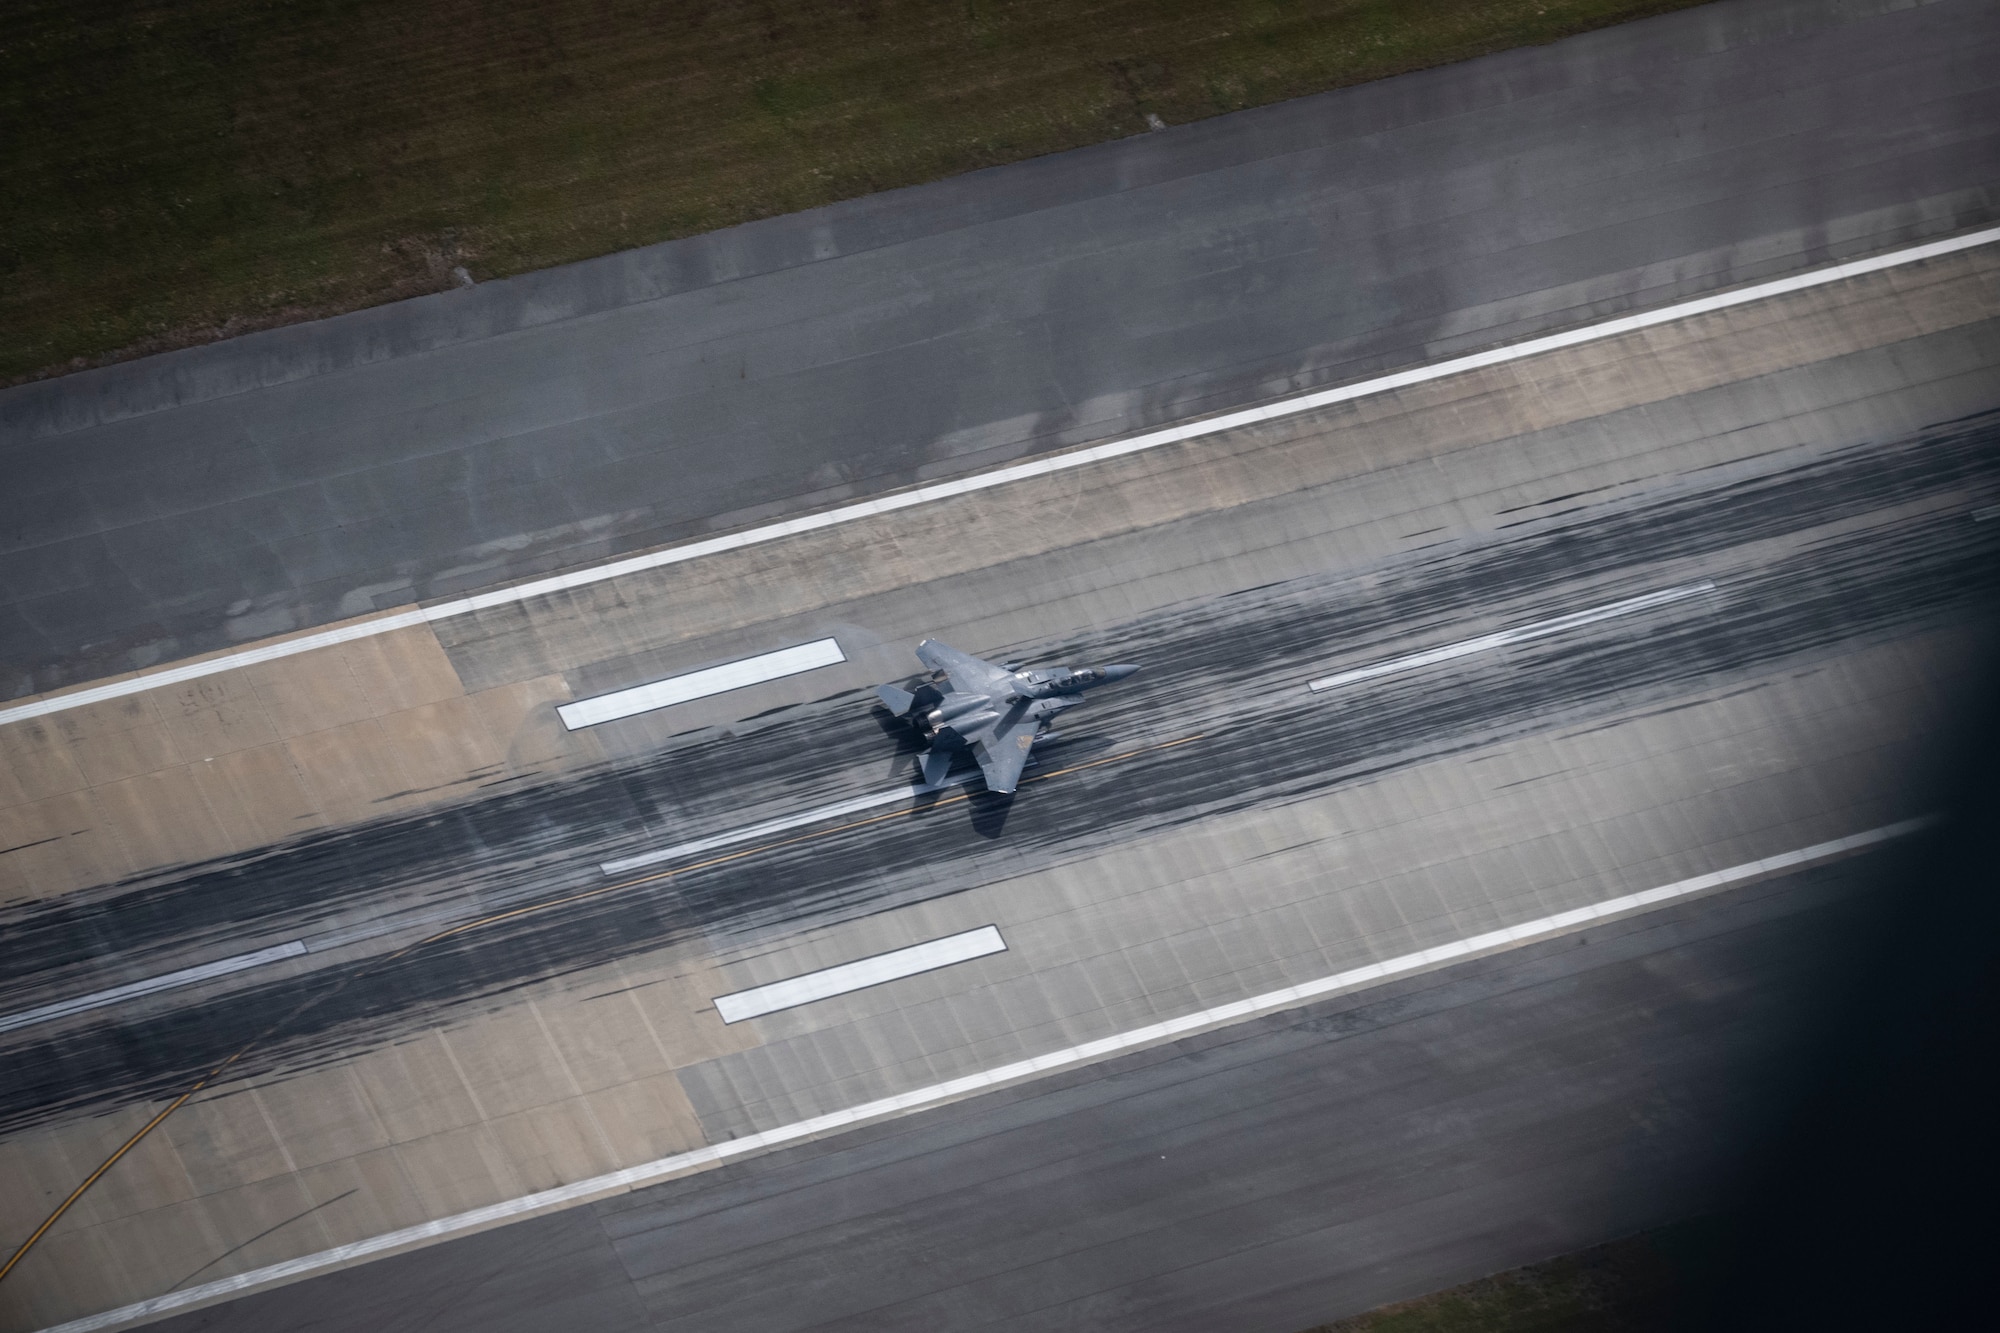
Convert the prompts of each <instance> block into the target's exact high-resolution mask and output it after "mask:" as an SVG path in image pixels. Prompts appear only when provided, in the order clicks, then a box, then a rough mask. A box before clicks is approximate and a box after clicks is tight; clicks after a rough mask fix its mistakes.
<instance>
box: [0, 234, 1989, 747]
mask: <svg viewBox="0 0 2000 1333" xmlns="http://www.w3.org/2000/svg"><path fill="white" fill-rule="evenodd" d="M1996 241H2000V227H1988V228H1984V229H1982V230H1980V231H1974V232H1968V233H1966V234H1964V235H1962V236H1951V237H1947V238H1945V239H1944V240H1939V241H1929V242H1926V243H1924V244H1922V245H1914V246H1906V247H1903V248H1902V249H1897V250H1889V251H1886V252H1884V253H1882V254H1879V255H1871V256H1869V257H1868V258H1866V259H1856V260H1850V261H1848V262H1846V263H1841V264H1832V265H1829V266H1827V267H1824V268H1818V269H1811V270H1808V271H1806V272H1803V273H1795V274H1793V275H1791V276H1789V277H1784V278H1777V279H1773V280H1771V281H1769V282H1761V283H1753V284H1751V285H1750V286H1747V287H1739V288H1736V289H1734V290H1731V291H1726V292H1717V293H1714V294H1713V295H1709V296H1703V297H1698V298H1696V299H1694V300H1692V301H1681V302H1677V303H1676V304H1673V305H1669V306H1662V307H1660V308H1658V309H1656V310H1645V311H1640V312H1638V313H1637V314H1631V315H1622V316H1619V317H1618V318H1615V319H1609V320H1603V321H1600V322H1598V323H1595V324H1586V325H1582V326H1580V327H1578V328H1574V329H1568V330H1565V331H1563V332H1561V333H1553V334H1547V335H1544V336H1542V337H1539V338H1530V339H1527V340H1525V341H1523V342H1518V343H1509V344H1507V345H1505V346H1501V347H1493V348H1488V349H1487V350H1485V351H1483V352H1474V353H1471V354H1469V355H1466V356H1460V357H1453V358H1450V359H1449V360H1445V361H1436V362H1432V363H1431V364H1429V365H1423V366H1414V367H1412V368H1410V369H1408V370H1399V371H1396V372H1394V373H1392V374H1388V375H1381V376H1377V377H1376V378H1374V379H1369V380H1361V381H1358V382H1356V383H1353V384H1345V385H1339V386H1337V387H1334V388H1330V389H1319V390H1315V391H1314V392H1311V393H1306V394H1299V395H1296V396H1294V397H1290V398H1281V399H1277V400H1275V401H1273V402H1269V403H1262V404H1259V405H1258V406H1256V407H1249V408H1242V409H1239V410H1237V411H1234V412H1225V413H1222V414H1220V415H1218V416H1212V417H1205V418H1202V419H1199V420H1196V421H1188V422H1182V423H1181V424H1180V425H1177V426H1169V427H1166V428H1164V429H1161V430H1155V431H1147V432H1145V433H1142V434H1139V435H1133V436H1128V437H1126V438H1125V439H1121V440H1111V441H1108V442H1106V443H1104V444H1097V445H1090V446H1087V447H1085V448H1081V449H1073V450H1069V451H1067V452H1063V453H1056V454H1051V455H1048V456H1046V457H1043V458H1037V459H1033V460H1031V461H1029V462H1025V463H1015V464H1012V465H1010V466H1007V467H1003V468H997V469H995V470H993V471H990V472H982V473H977V474H974V475H972V476H969V477H957V478H953V479H952V480H950V481H941V482H934V483H932V484H930V485H927V486H918V487H914V488H912V489H910V490H906V491H894V492H891V493H889V494H887V495H881V496H876V497H875V498H873V499H869V500H864V501H861V502H859V503H856V504H851V505H843V506H841V507H839V508H836V509H828V510H823V511H821V512H819V513H816V514H802V515H799V516H798V517H796V518H790V519H785V520H782V521H780V522H777V523H769V524H765V525H763V526H760V527H755V528H748V529H745V530H743V531H741V532H732V533H725V534H723V535H721V536H718V537H709V538H705V539H703V540H701V541H695V542H688V543H686V544H683V545H679V546H670V547H666V548H664V549H661V550H657V551H648V552H645V553H643V554H640V555H632V556H626V557H623V558H622V559H618V560H612V561H609V562H607V563H604V564H601V565H593V566H590V567H587V568H584V569H576V570H571V571H569V572H567V573H563V574H554V575H550V576H548V577H546V578H539V579H533V580H530V581H528V582H526V583H518V584H514V585H512V586H510V587H504V588H495V589H492V590H491V591H488V592H482V593H476V594H474V595H472V596H469V597H459V598H455V599H453V600H451V601H448V602H439V603H437V604H435V605H432V606H420V607H416V608H413V609H411V610H408V611H399V612H395V613H393V614H390V615H386V616H381V617H378V618H376V619H372V620H366V621H362V622H359V623H355V624H349V625H342V626H339V627H337V628H334V629H326V630H319V631H316V632H314V633H311V634H304V635H300V636H298V637H296V638H290V639H284V640H280V641H278V642H275V643H267V644H263V645H261V646H259V647H256V648H249V649H244V650H242V651H239V652H234V653H226V654H222V655H220V656H217V657H212V658H207V659H204V660H201V661H196V662H187V663H183V664H181V665H180V666H173V667H163V668H160V669H159V670H155V671H148V672H144V673H141V674H138V675H134V676H131V677H128V678H126V679H124V680H114V681H109V682H106V683H105V684H102V685H90V686H84V687H82V688H80V689H76V690H72V691H69V692H67V693H63V694H54V695H49V696H47V697H44V698H41V699H35V700H31V701H30V702H28V703H23V704H15V705H13V706H11V707H7V708H0V726H4V725H6V724H7V723H9V722H20V721H25V720H26V719H28V718H34V717H46V716H48V715H49V714H51V713H59V712H62V711H64V710H66V709H70V708H81V707H83V706H85V705H87V704H93V703H99V702H102V701H103V700H106V699H116V698H121V697H123V696H125V695H128V694H139V693H143V692H144V691H146V690H153V689H160V688H163V687H165V686H168V685H178V684H180V683H181V682H183V681H189V680H197V679H199V678H201V677H203V676H212V675H217V674H219V673H221V672H224V671H234V670H237V669H238V668H241V667H246V666H254V665H256V664H258V663H260V662H269V661H274V660H276V659H278V658H282V657H291V656H295V655H297V654H299V653H307V652H312V651H314V650H316V649H319V648H327V647H332V646H334V645H336V644H342V643H350V642H352V641H354V640H356V639H366V638H372V637H373V636H375V635H378V634H388V633H392V632H394V631H396V630H399V629H407V628H410V627H411V626H415V625H424V624H431V623H435V622H437V621H441V620H452V619H456V618H457V617H459V616H465V615H471V614H473V613H475V612H478V611H485V610H488V609H490V608H492V607H496V606H510V605H513V604H515V603H518V602H526V601H532V600H534V599H535V598H538V597H547V596H550V595H551V594H554V593H559V592H566V591H568V590H570V589H572V588H581V587H587V586H589V585H590V584H593V583H602V582H604V581H606V580H608V579H616V578H622V577H624V576H625V575H628V574H637V573H642V572H644V571H646V570H651V569H660V568H663V567H665V566H668V565H677V564H683V563H686V562H688V561H692V560H699V559H702V558H704V557H706V556H710V555H717V554H720V553H721V552H724V551H734V550H740V549H742V548H744V547H748V546H759V545H762V544H764V543H766V542H772V541H778V540H780V539H782V538H785V537H793V536H797V535H799V534H802V533H807V532H817V531H819V530H821V529H823V528H832V527H838V526H840V525H841V524H843V523H851V522H854V521H856V520H857V519H864V518H874V517H876V516H877V515H880V514H888V513H893V512H895V511H896V510H899V509H908V508H911V507H913V506H916V505H922V504H929V503H930V502H932V501H934V500H944V499H950V498H952V497H955V496H960V495H970V494H972V493H974V492H976V491H982V490H989V489H991V488H993V487H996V486H1006V485H1009V484H1011V483H1013V482H1017V481H1025V480H1027V479H1029V478H1031V477H1041V476H1048V475H1050V474H1052V473H1057V472H1065V471H1068V470H1070V469H1072V468H1080V467H1087V466H1089V465H1091V464H1093V463H1101V462H1105V461H1108V460H1110V459H1114V458H1123V457H1125V456H1126V455H1128V454H1137V453H1143V452H1145V451H1147V450H1149V449H1157V448H1160V447H1161V446H1163V445H1169V444H1178V443H1180V442H1181V441H1184V440H1193V439H1199V438H1201V437H1202V436H1205V435H1217V434H1221V433H1223V432H1225V431H1231V430H1236V429H1239V428H1241V427H1244V426H1253V425H1258V424H1261V423H1263V422H1267V421H1277V420H1281V419H1283V418H1285V417H1291V416H1297V415H1300V414H1301V413H1305V412H1311V411H1315V410H1317V409H1319V408H1322V407H1330V406H1332V405H1333V404H1335V403H1344V402H1351V401H1353V400H1355V399H1359V398H1368V397H1372V396H1374V395H1376V394H1381V393H1389V392H1392V391H1394V390H1396V389H1403V388H1408V387H1409V386H1411V385H1415V384H1424V383H1428V382H1429V381H1431V380H1438V379H1446V378H1449V377H1450V376H1453V375H1461V374H1464V373H1466V372H1468V371H1473V370H1483V369H1485V368H1487V367H1489V366H1498V365H1505V364H1507V363H1508V362H1512V361H1521V360H1526V359H1528V358H1530V357H1536V356H1541V355H1543V354H1544V353H1547V352H1554V351H1560V350H1562V349H1564V348H1568V347H1578V346H1582V345H1584V344H1586V343H1593V342H1599V341H1602V340H1603V339H1606V338H1616V337H1619V336H1621V335H1623V334H1627V333H1632V332H1635V331H1637V330H1639V329H1648V328H1653V327H1656V326H1658V325H1661V324H1671V323H1674V322H1675V321H1677V320H1682V319H1689V318H1692V317H1694V316H1697V315H1705V314H1711V313H1713V312H1715V311H1718V310H1728V309H1732V308H1734V307H1736V306H1742V305H1751V304H1754V303H1756V302H1758V301H1765V300H1769V299H1771V298H1772V297H1777V296H1785V295H1789V294H1790V293H1793V292H1801V291H1809V290H1811V289H1812V288H1815V287H1823V286H1827V285H1830V284H1832V283H1836V282H1844V281H1846V280H1848V279H1849V278H1858V277H1862V276H1865V275H1867V274H1870V273H1880V272H1884V271H1886V270H1888V269H1893V268H1900V267H1903V266H1904V265H1907V264H1917V263H1922V262H1924V261H1925V260H1929V259H1936V258H1940V257H1942V256H1944V255H1950V254H1957V253H1958V252H1960V251H1962V250H1972V249H1977V248H1978V247H1980V246H1983V245H1990V244H1993V243H1994V242H1996Z"/></svg>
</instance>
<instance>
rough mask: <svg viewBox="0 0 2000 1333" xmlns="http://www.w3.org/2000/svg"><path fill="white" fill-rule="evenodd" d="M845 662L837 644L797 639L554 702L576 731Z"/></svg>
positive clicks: (828, 641) (827, 640)
mask: <svg viewBox="0 0 2000 1333" xmlns="http://www.w3.org/2000/svg"><path fill="white" fill-rule="evenodd" d="M846 660H847V655H846V654H845V653H843V652H841V651H840V645H839V644H838V643H835V642H834V641H833V640H832V639H814V640H813V641H812V642H811V643H802V644H799V645H797V646H796V647H792V648H780V649H778V650H777V651H776V652H770V653H759V654H758V655H757V656H755V657H745V658H741V659H739V660H737V661H734V662H724V663H723V664H722V665H721V666H712V667H704V668H702V669H701V670H700V671H690V672H688V673H687V674H686V675H682V676H668V677H667V678H666V679H665V680H655V681H651V682H648V683H647V684H644V685H634V686H633V687H632V688H631V689H628V690H614V691H613V692H612V693H610V694H600V695H598V696H597V697H596V698H594V699H581V700H579V701H577V702H576V703H572V704H557V705H556V713H557V714H558V715H559V716H560V717H561V718H562V721H563V725H564V726H565V727H568V728H569V729H570V730H571V731H577V730H579V729H581V728H583V727H594V726H597V725H599V724H600V723H604V722H615V721H617V720H618V719H619V718H621V717H631V716H633V715H634V714H638V713H650V712H652V711H653V710H654V709H655V708H666V707H668V706H669V705H671V704H684V703H687V702H688V701H689V700H691V699H705V698H707V697H708V696H709V695H711V694H723V693H726V692H727V691H729V690H740V689H742V688H743V687H744V686H746V685H761V684H762V683H763V682H765V681H767V680H779V679H782V678H783V677H785V676H796V675H798V674H799V673H800V672H801V671H812V670H815V669H816V668H819V667H823V666H832V665H834V663H836V662H845V661H846Z"/></svg>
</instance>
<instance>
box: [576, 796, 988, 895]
mask: <svg viewBox="0 0 2000 1333" xmlns="http://www.w3.org/2000/svg"><path fill="white" fill-rule="evenodd" d="M978 776H979V775H978V774H977V773H960V774H959V775H958V776H957V777H952V778H946V779H945V780H944V781H943V782H940V783H938V784H937V786H935V787H929V786H921V785H920V786H916V787H900V788H898V789H897V790H895V791H884V792H877V793H875V794H874V795H873V796H857V797H855V798H854V799H853V800H851V801H840V802H837V803H836V804H833V805H822V806H820V807H818V808H817V809H814V810H806V811H804V812H802V813H800V814H796V815H786V816H784V817H783V818H781V819H773V820H768V821H766V822H765V823H762V824H751V825H748V826H746V827H744V828H739V829H731V830H729V831H728V832H727V833H718V834H715V835H714V836H713V837H708V838H697V839H695V840H694V841H693V842H683V843H677V844H675V845H674V846H672V847H664V848H661V849H660V850H659V851H657V852H640V853H639V854H638V855H636V856H623V857H620V858H618V859H617V860H616V861H605V862H602V863H600V864H599V865H598V867H597V868H598V869H599V870H601V871H603V872H604V873H605V874H607V875H622V874H624V873H625V872H626V871H628V870H638V869H640V868H641V867H644V866H656V865H658V864H660V862H662V861H678V860H680V859H681V858H682V857H684V856H699V855H700V854H701V853H703V852H712V851H714V850H715V849H716V848H718V847H728V846H731V845H732V844H735V843H739V842H748V841H749V840H750V839H752V838H761V837H763V836H764V835H765V834H767V833H783V832H785V831H786V830H787V829H795V828H803V827H804V826H805V825H807V824H817V823H819V822H820V821H821V820H822V819H838V818H840V817H841V816H842V815H852V814H858V813H860V812H861V811H863V810H873V809H875V808H876V807H878V806H884V805H894V804H896V803H897V802H899V801H908V800H911V799H914V798H915V797H918V796H927V795H929V794H930V793H931V792H934V791H943V790H944V789H945V788H947V787H959V786H963V785H964V784H966V783H968V782H970V781H972V780H973V779H974V778H976V777H978Z"/></svg>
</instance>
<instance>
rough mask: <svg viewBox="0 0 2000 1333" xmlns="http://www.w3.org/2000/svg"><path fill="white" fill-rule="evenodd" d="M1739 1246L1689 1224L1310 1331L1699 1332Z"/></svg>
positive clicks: (1722, 1225)
mask: <svg viewBox="0 0 2000 1333" xmlns="http://www.w3.org/2000/svg"><path fill="white" fill-rule="evenodd" d="M1729 1238H1730V1232H1729V1229H1728V1224H1727V1223H1726V1222H1724V1221H1722V1220H1719V1219H1713V1218H1708V1219H1701V1220H1697V1221H1693V1222H1682V1223H1678V1224H1676V1225H1674V1226H1669V1227H1662V1228H1660V1229H1659V1230H1657V1231H1649V1232H1647V1233H1645V1234H1644V1235H1640V1236H1633V1237H1629V1238H1627V1239H1625V1240H1620V1241H1613V1242H1612V1243H1611V1244H1609V1245H1600V1246H1597V1247H1596V1248H1595V1249H1589V1250H1584V1251H1583V1252H1582V1253H1580V1254H1572V1255H1566V1256H1564V1257H1563V1258H1560V1259H1551V1260H1549V1261H1548V1262H1546V1263H1540V1264H1535V1265H1532V1266H1530V1267H1528V1268H1517V1269H1515V1270H1514V1271H1512V1272H1510V1273H1500V1274H1497V1275H1495V1276H1493V1277H1488V1278H1481V1279H1480V1280H1479V1281H1477V1282H1468V1283H1467V1284H1466V1285H1464V1286H1462V1287H1453V1288H1452V1289H1451V1290H1449V1291H1441V1292H1438V1293H1436V1294H1435V1295H1431V1296H1425V1297H1423V1298H1421V1299H1419V1300H1414V1301H1405V1302H1403V1303H1402V1304H1400V1305H1391V1306H1386V1307H1384V1308H1382V1309H1380V1310H1374V1311H1371V1312H1369V1313H1368V1314H1364V1315H1357V1316H1355V1317H1354V1318H1352V1319H1343V1320H1340V1321H1339V1322H1337V1323H1332V1324H1322V1325H1321V1326H1319V1327H1318V1328H1315V1329H1311V1330H1308V1333H1672V1331H1673V1330H1679V1329H1685V1328H1692V1327H1699V1326H1700V1324H1701V1322H1702V1321H1701V1319H1700V1318H1699V1313H1700V1311H1701V1309H1702V1308H1703V1302H1704V1300H1705V1299H1707V1298H1710V1297H1711V1296H1712V1294H1713V1287H1712V1284H1713V1283H1714V1282H1715V1281H1716V1280H1717V1279H1718V1277H1720V1275H1721V1273H1722V1271H1723V1262H1722V1261H1723V1258H1724V1250H1725V1247H1726V1246H1727V1244H1728V1243H1729Z"/></svg>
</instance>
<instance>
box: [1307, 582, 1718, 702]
mask: <svg viewBox="0 0 2000 1333" xmlns="http://www.w3.org/2000/svg"><path fill="white" fill-rule="evenodd" d="M1716 590H1717V589H1716V586H1715V583H1714V581H1713V580H1710V579H1703V580H1701V581H1700V582H1699V583H1683V584H1681V585H1679V586H1678V587H1673V588H1662V589H1660V590H1659V591H1658V592H1649V593H1642V594H1640V595H1639V596H1637V597H1627V598H1625V599H1624V600H1623V601H1618V602H1607V603H1605V604H1604V605H1603V606H1593V607H1591V608H1589V609H1588V610H1585V611H1572V612H1570V613H1569V614H1568V615H1562V616H1554V617H1551V618H1550V619H1548V620H1536V621H1532V622H1530V623H1529V624H1526V625H1515V626H1514V627H1513V628H1511V629H1503V630H1496V631H1495V632H1493V633H1492V634H1481V635H1479V636H1478V637H1477V638H1472V639H1460V640H1459V641H1458V642H1457V643H1447V644H1445V645H1444V646H1443V647H1441V648H1426V649H1424V650H1423V651H1422V652H1420V653H1409V654H1406V655H1404V656H1402V657H1391V658H1389V659H1387V660H1385V661H1381V662H1372V663H1370V664H1369V665H1367V666H1362V667H1355V668H1354V669H1353V670H1352V671H1341V672H1336V673H1335V674H1333V675H1331V676H1321V677H1320V678H1319V679H1318V680H1310V681H1307V682H1306V688H1307V689H1309V690H1311V691H1313V692H1314V693H1315V694H1317V693H1319V692H1320V691H1322V690H1337V689H1339V688H1340V687H1341V686H1343V685H1355V684H1359V683H1360V682H1361V681H1364V680H1374V679H1376V678H1377V677H1378V676H1393V675H1396V674H1398V673H1400V672H1404V671H1415V670H1416V669H1417V668H1418V667H1426V666H1433V665H1435V664H1437V663H1439V662H1450V661H1455V660H1456V659H1458V658H1461V657H1470V656H1472V655H1473V654H1474V653H1483V652H1490V651H1491V650H1493V649H1495V648H1505V647H1506V646H1507V645H1509V644H1513V643H1526V642H1527V641H1529V640H1531V639H1543V638H1547V637H1548V636H1549V635H1551V634H1561V633H1562V632H1563V631H1565V630H1572V629H1581V628H1582V627H1583V626H1585V625H1595V624H1597V623H1598V622H1599V621H1603V620H1616V619H1617V618H1618V617H1620V616H1630V615H1637V614H1638V613H1639V612H1641V611H1650V610H1652V609H1653V608H1654V607H1656V606H1670V605H1672V604H1673V603H1675V602H1684V601H1686V600H1687V599H1688V598H1690V597H1706V596H1708V595H1709V594H1711V593H1713V592H1715V591H1716Z"/></svg>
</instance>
